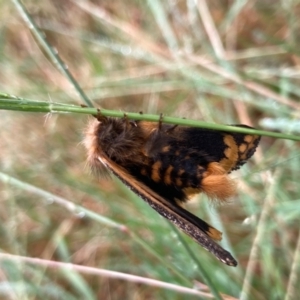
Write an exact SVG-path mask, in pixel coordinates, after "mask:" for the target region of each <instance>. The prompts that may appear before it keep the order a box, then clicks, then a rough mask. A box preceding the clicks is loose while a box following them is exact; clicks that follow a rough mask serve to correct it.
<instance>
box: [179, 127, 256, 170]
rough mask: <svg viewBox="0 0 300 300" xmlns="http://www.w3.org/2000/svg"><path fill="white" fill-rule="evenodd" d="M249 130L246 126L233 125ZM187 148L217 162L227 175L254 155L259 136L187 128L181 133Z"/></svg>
mask: <svg viewBox="0 0 300 300" xmlns="http://www.w3.org/2000/svg"><path fill="white" fill-rule="evenodd" d="M233 126H238V127H246V128H251V127H249V126H246V125H240V124H238V125H233ZM183 132H184V135H183V136H184V140H185V141H186V145H187V147H189V148H190V149H195V150H196V151H199V152H205V153H207V155H209V157H210V159H212V160H213V161H215V162H218V163H219V164H220V165H221V166H222V167H223V168H224V169H225V170H226V171H227V172H228V173H229V172H231V171H233V170H237V169H238V168H240V167H241V166H242V165H243V164H244V163H246V161H247V160H248V159H249V158H250V157H251V156H252V155H253V154H254V152H255V150H256V148H257V146H258V143H259V141H260V136H258V135H251V134H243V133H235V132H222V131H214V130H207V129H201V128H188V129H186V130H184V131H183Z"/></svg>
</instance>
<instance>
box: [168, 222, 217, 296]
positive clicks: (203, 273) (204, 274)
mask: <svg viewBox="0 0 300 300" xmlns="http://www.w3.org/2000/svg"><path fill="white" fill-rule="evenodd" d="M167 223H168V224H169V225H170V227H171V228H172V230H173V231H174V232H175V234H176V236H177V238H178V239H179V240H180V242H181V243H182V245H183V247H184V248H185V250H186V251H187V253H188V254H189V256H190V257H191V259H192V260H193V261H194V262H195V264H196V265H197V268H198V270H199V272H200V274H201V277H202V278H203V280H204V282H205V284H206V285H207V286H208V287H209V288H210V290H211V292H212V294H213V295H214V296H215V298H216V299H217V300H222V297H221V295H220V293H219V291H218V290H217V287H216V286H215V285H214V284H213V282H212V280H211V279H210V277H209V276H208V274H207V272H206V271H205V269H204V268H203V267H202V265H201V263H200V262H199V260H198V259H197V257H196V256H195V255H194V253H193V251H192V250H191V248H190V247H189V246H188V244H187V243H186V242H185V240H184V239H183V238H182V236H181V234H180V233H179V230H178V229H177V228H176V227H175V225H173V224H172V223H170V222H167Z"/></svg>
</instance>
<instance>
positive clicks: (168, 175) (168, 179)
mask: <svg viewBox="0 0 300 300" xmlns="http://www.w3.org/2000/svg"><path fill="white" fill-rule="evenodd" d="M173 169H174V167H173V166H169V167H168V168H167V170H166V172H165V174H164V182H165V184H167V185H170V184H171V183H172V180H171V172H172V170H173Z"/></svg>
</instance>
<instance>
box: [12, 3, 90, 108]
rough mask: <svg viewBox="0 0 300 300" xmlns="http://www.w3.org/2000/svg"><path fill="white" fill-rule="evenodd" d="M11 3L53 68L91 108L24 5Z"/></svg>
mask: <svg viewBox="0 0 300 300" xmlns="http://www.w3.org/2000/svg"><path fill="white" fill-rule="evenodd" d="M12 2H13V3H14V4H15V6H16V7H17V9H18V11H19V13H20V15H21V16H22V18H23V19H24V21H25V22H26V24H27V25H28V28H29V29H30V31H31V32H32V34H33V36H34V37H35V38H36V39H37V41H38V42H39V45H40V46H41V47H42V48H43V50H44V51H45V52H46V53H47V55H48V57H49V58H50V59H51V61H52V63H53V64H54V65H55V67H56V68H57V69H58V70H59V71H60V72H61V73H62V74H63V75H64V76H66V78H67V79H68V80H69V81H70V83H71V84H72V85H73V86H74V88H75V90H76V91H77V92H78V94H79V96H81V98H82V99H83V101H84V102H85V103H86V105H87V106H89V107H93V103H92V102H91V100H90V99H89V98H88V96H87V95H86V94H85V93H84V91H83V90H82V88H81V87H80V86H79V84H78V83H77V81H76V80H75V78H74V76H73V75H72V73H71V72H70V71H69V68H68V66H67V65H66V64H65V63H64V62H63V60H62V59H61V58H60V56H59V55H58V52H57V50H56V49H54V48H53V47H52V46H51V45H50V44H49V43H48V42H47V40H46V38H45V34H43V33H42V32H41V31H40V30H39V29H38V27H37V26H36V24H35V22H34V21H33V19H32V18H31V16H30V15H29V13H28V12H27V10H26V8H25V7H24V5H23V4H22V3H21V1H19V0H12Z"/></svg>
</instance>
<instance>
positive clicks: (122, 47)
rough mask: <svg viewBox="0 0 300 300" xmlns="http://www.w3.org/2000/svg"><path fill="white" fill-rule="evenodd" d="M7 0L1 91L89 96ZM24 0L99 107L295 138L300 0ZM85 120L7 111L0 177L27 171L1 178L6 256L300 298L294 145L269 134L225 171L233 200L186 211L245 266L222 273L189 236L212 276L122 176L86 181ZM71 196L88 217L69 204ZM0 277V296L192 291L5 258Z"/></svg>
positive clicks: (144, 295) (226, 292)
mask: <svg viewBox="0 0 300 300" xmlns="http://www.w3.org/2000/svg"><path fill="white" fill-rule="evenodd" d="M0 4H1V9H0V14H1V23H0V30H1V34H0V39H1V42H0V66H1V72H0V90H1V91H3V92H7V93H11V94H15V95H18V96H22V97H26V98H29V99H35V100H43V101H55V102H61V103H71V104H72V103H73V104H82V103H83V100H82V99H81V98H80V97H79V96H78V95H77V93H76V92H75V91H74V88H73V87H72V86H71V84H70V82H69V81H68V80H67V79H66V78H65V77H64V76H63V75H62V74H61V73H60V72H59V71H58V70H57V68H56V67H55V66H54V65H53V64H52V63H51V62H50V61H49V59H48V57H47V55H46V54H45V52H44V51H42V50H41V48H40V47H39V45H38V44H37V43H36V40H35V39H34V38H33V36H32V34H31V33H30V30H29V29H28V27H27V26H26V25H25V23H24V21H23V20H22V18H21V16H20V14H19V13H18V11H17V9H16V7H15V5H14V4H13V2H10V1H1V2H0ZM24 4H25V6H26V8H27V9H28V11H29V13H30V15H31V16H32V17H33V19H34V21H35V22H36V23H37V24H38V26H39V28H40V29H41V30H42V31H43V32H44V33H45V35H46V37H47V40H48V41H49V43H50V44H51V45H52V46H53V47H55V49H56V50H57V51H58V53H59V55H60V56H61V57H62V59H63V60H64V61H65V63H66V64H67V66H68V68H69V70H70V71H71V72H72V74H73V75H74V77H75V78H76V80H77V81H78V83H79V84H80V86H81V87H82V88H83V90H84V91H85V92H86V93H87V95H88V96H89V97H90V99H91V100H92V101H93V103H94V105H95V106H101V107H103V108H106V109H114V110H122V111H133V112H139V111H143V112H145V113H157V114H159V113H160V112H163V113H164V114H165V115H170V116H177V117H186V118H189V119H199V120H204V121H208V122H215V123H221V124H222V123H223V124H236V123H243V124H248V125H252V126H254V127H257V128H261V129H267V130H278V131H282V132H284V133H289V132H291V133H294V134H299V128H300V126H299V95H300V89H299V61H300V60H299V43H300V40H299V38H300V37H299V32H300V31H299V27H300V24H299V20H298V16H299V13H300V6H299V4H298V3H297V1H286V2H284V1H267V0H264V1H256V2H255V1H204V0H202V1H201V0H198V1H192V0H186V1H181V0H177V1H171V0H168V1H159V0H154V1H150V0H149V1H138V0H136V1H134V0H130V1H69V0H66V1H57V0H55V1H33V0H26V1H24ZM87 119H88V118H87V117H86V116H84V115H82V116H78V115H74V114H66V115H55V114H51V115H45V114H42V113H20V112H8V111H1V112H0V126H1V139H0V151H1V157H0V168H1V172H2V173H1V174H2V175H5V174H6V175H9V176H11V177H13V178H16V179H18V180H19V181H18V182H12V181H11V182H10V183H8V182H6V181H5V180H4V179H3V178H4V177H0V178H1V182H0V219H1V222H0V240H1V246H0V247H1V251H2V252H3V253H10V254H15V255H20V256H26V257H38V258H42V259H47V260H52V261H62V262H71V263H74V264H79V265H83V266H92V267H99V268H104V269H109V270H115V271H120V272H124V273H129V274H135V275H140V276H142V277H150V278H155V279H158V280H161V281H165V282H170V283H175V284H177V285H178V286H189V287H193V286H194V287H196V288H198V289H201V290H204V291H207V292H208V293H209V289H207V288H206V286H205V285H204V284H205V283H207V282H208V281H209V280H210V281H212V282H213V285H214V287H215V288H216V290H217V291H219V292H220V293H222V295H223V296H222V297H224V299H235V298H241V299H298V298H297V297H298V295H299V293H300V289H299V285H297V282H298V281H299V265H300V264H299V261H300V258H299V256H300V255H299V251H300V242H299V214H300V197H299V195H300V193H299V192H300V191H299V189H300V186H299V184H298V182H299V169H300V168H299V167H300V161H299V142H293V141H285V140H276V139H272V138H263V139H262V142H261V146H260V148H259V150H258V151H257V152H256V154H255V157H254V158H253V159H251V162H249V163H248V164H247V165H246V166H244V167H243V168H242V169H241V170H240V171H238V172H234V173H233V174H232V177H234V178H235V179H236V180H237V182H238V186H239V195H238V197H237V198H236V199H233V200H232V201H231V202H230V203H228V204H226V205H222V206H220V205H215V203H213V204H210V203H208V201H207V199H205V197H204V196H199V197H198V198H199V199H195V201H192V202H191V203H189V204H188V209H190V210H191V211H193V212H194V213H195V214H197V215H199V216H200V217H201V218H204V219H205V220H208V221H210V222H212V223H213V224H215V226H216V227H217V228H219V229H222V231H223V232H224V242H223V243H222V245H223V246H224V247H225V248H227V249H231V251H232V252H233V253H234V255H235V257H236V258H238V261H239V265H238V267H237V268H231V267H227V266H225V265H223V264H221V263H220V262H218V261H217V260H215V259H214V258H213V257H212V256H211V255H210V254H209V253H207V252H206V251H205V250H203V249H202V248H201V247H199V246H198V245H197V244H195V243H194V242H193V241H191V240H190V239H189V238H187V237H183V239H184V241H185V242H186V243H187V244H188V246H189V247H190V248H191V249H192V251H193V253H194V255H195V256H196V257H197V259H198V260H199V261H200V263H201V268H203V270H204V271H205V274H206V275H205V274H204V275H203V273H200V271H199V267H198V266H197V263H196V262H195V260H194V259H193V257H191V255H190V254H189V253H188V252H187V251H186V249H185V248H184V247H183V246H182V244H181V243H180V241H179V239H178V236H177V235H176V234H175V233H174V231H173V230H172V229H171V228H170V226H169V225H168V223H167V222H166V221H165V220H164V219H162V218H161V217H160V216H159V215H158V214H157V213H155V212H154V211H152V210H151V208H149V207H148V206H147V205H146V204H145V203H144V202H143V201H141V200H140V199H139V198H138V197H137V196H135V195H134V194H132V193H131V192H130V191H128V189H127V188H125V187H124V186H123V185H122V184H120V183H119V182H118V181H117V180H115V179H113V180H111V179H109V178H101V179H100V180H97V179H96V178H94V177H93V176H91V174H90V173H89V170H88V168H87V167H86V164H85V151H84V149H83V146H82V144H81V141H82V138H83V132H84V128H85V126H86V123H87V121H88V120H87ZM25 183H29V184H31V186H27V187H26V188H25V186H24V184H25ZM35 188H39V189H41V190H42V191H44V192H48V194H43V193H38V192H37V190H36V189H35ZM57 196H59V197H61V198H63V200H66V201H67V202H64V203H65V204H66V203H67V204H66V205H63V204H61V203H59V201H57V198H56V197H57ZM68 203H69V204H70V203H75V204H78V205H79V206H80V207H83V208H85V209H87V211H82V210H81V209H78V210H76V209H75V210H70V209H68V208H70V207H68ZM90 211H92V212H94V213H96V215H91V214H90ZM102 216H103V217H106V218H107V219H105V218H101V217H102ZM0 259H1V256H0ZM201 274H202V275H201ZM0 278H1V280H0V296H1V297H2V298H1V299H42V298H43V299H121V298H122V299H196V298H197V296H190V295H184V294H181V293H178V292H174V291H170V290H167V289H161V288H154V287H152V286H147V285H144V284H138V283H132V282H130V281H128V280H118V279H110V278H108V277H106V276H96V275H93V274H86V273H85V274H83V273H80V272H75V271H66V270H64V269H61V270H60V269H59V268H58V269H52V268H45V267H43V266H41V265H38V264H29V265H28V264H20V263H18V262H17V260H16V261H14V260H9V261H8V260H4V259H3V258H2V259H1V272H0ZM230 297H231V298H230ZM204 298H205V297H203V299H204ZM208 298H209V297H208ZM205 299H206V298H205Z"/></svg>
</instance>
